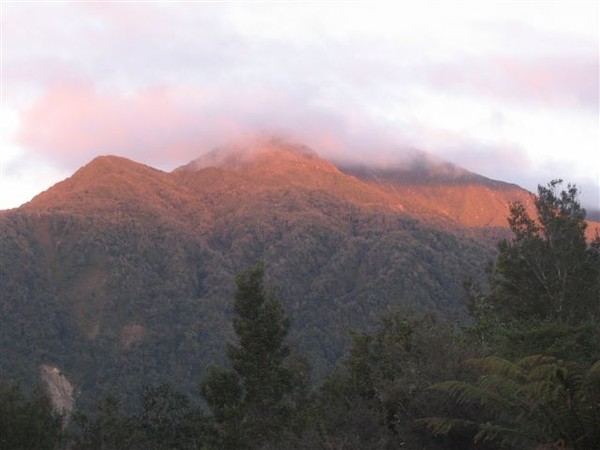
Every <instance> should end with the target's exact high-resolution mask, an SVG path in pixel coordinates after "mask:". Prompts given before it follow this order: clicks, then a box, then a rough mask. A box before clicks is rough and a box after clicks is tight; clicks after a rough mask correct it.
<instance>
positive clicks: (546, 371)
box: [418, 355, 600, 450]
mask: <svg viewBox="0 0 600 450" xmlns="http://www.w3.org/2000/svg"><path fill="white" fill-rule="evenodd" d="M468 362H469V364H470V365H471V366H472V367H474V368H476V369H477V370H478V371H479V372H480V373H481V375H480V377H479V379H478V380H477V382H476V383H473V384H470V383H465V382H461V381H444V382H442V383H437V384H435V385H433V386H432V387H431V388H432V389H436V390H440V391H443V392H446V393H447V394H448V395H449V396H450V397H452V398H453V399H454V401H455V402H456V403H457V404H458V405H463V406H465V405H466V406H469V405H479V407H481V408H482V409H483V411H484V413H485V415H486V416H487V417H482V418H481V419H480V420H479V421H471V420H466V419H462V418H443V417H432V418H425V419H421V420H419V421H418V422H419V423H421V424H423V425H425V426H426V427H427V428H428V429H429V430H430V431H432V432H433V433H434V434H446V435H447V434H449V433H451V432H452V431H454V430H458V429H463V430H465V429H471V430H474V432H473V441H474V442H481V441H487V442H494V443H495V444H496V445H498V447H499V448H515V447H516V448H535V447H536V446H542V445H547V444H549V443H553V442H559V441H561V442H564V444H565V445H566V447H567V448H570V449H573V450H579V449H581V450H584V449H586V450H587V449H591V448H596V447H597V446H598V443H600V362H596V363H595V364H594V365H593V366H592V367H591V368H589V369H588V370H587V372H586V371H585V370H584V369H583V368H582V367H581V366H579V365H578V364H576V363H574V362H571V361H562V360H559V359H556V358H553V357H548V356H543V355H533V356H528V357H526V358H522V359H520V360H518V361H516V362H511V361H508V360H504V359H501V358H497V357H488V358H481V359H473V360H469V361H468ZM488 418H489V420H487V419H488Z"/></svg>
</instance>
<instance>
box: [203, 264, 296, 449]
mask: <svg viewBox="0 0 600 450" xmlns="http://www.w3.org/2000/svg"><path fill="white" fill-rule="evenodd" d="M263 278H264V266H263V265H262V264H258V265H257V266H255V267H254V268H252V269H250V270H249V271H248V272H247V273H242V274H239V275H238V276H237V278H236V284H237V289H236V292H235V297H234V309H235V319H234V321H233V326H234V329H235V332H236V334H237V337H238V343H237V344H232V343H229V344H228V346H227V354H228V356H229V359H230V361H231V365H232V367H233V370H232V371H229V370H225V369H222V368H219V367H211V368H209V370H208V374H207V377H206V378H205V380H204V381H203V383H202V385H201V392H202V395H203V397H204V399H205V400H206V402H207V404H208V406H209V407H210V409H211V411H212V413H213V418H214V423H215V429H214V438H215V443H216V445H217V446H218V447H219V448H239V449H242V448H256V447H258V446H260V445H261V444H262V443H265V442H272V441H274V440H276V439H277V437H278V436H279V435H280V434H281V432H282V431H283V430H284V429H285V428H286V426H287V424H288V423H289V420H290V413H291V411H290V410H291V406H290V404H289V402H288V398H287V397H288V396H289V394H290V393H291V392H292V389H293V386H292V374H291V371H290V369H289V368H287V367H286V366H285V362H286V358H287V357H288V355H289V353H290V349H289V347H288V346H287V345H286V343H285V338H286V336H287V332H288V329H289V325H290V321H289V319H287V318H286V317H285V315H284V312H283V308H282V306H281V304H280V303H279V301H278V300H277V298H276V297H275V295H274V293H273V292H272V291H268V290H266V289H265V287H264V285H263Z"/></svg>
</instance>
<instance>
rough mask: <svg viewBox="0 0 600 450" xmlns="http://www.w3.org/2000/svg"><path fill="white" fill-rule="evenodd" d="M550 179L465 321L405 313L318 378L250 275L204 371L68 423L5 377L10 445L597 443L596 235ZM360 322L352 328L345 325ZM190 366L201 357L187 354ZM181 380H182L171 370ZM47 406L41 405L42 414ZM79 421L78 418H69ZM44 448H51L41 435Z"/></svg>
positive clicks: (473, 293) (514, 212)
mask: <svg viewBox="0 0 600 450" xmlns="http://www.w3.org/2000/svg"><path fill="white" fill-rule="evenodd" d="M560 188H561V182H560V181H552V182H550V183H549V184H548V186H540V187H539V190H538V194H537V195H536V196H535V197H534V200H535V205H536V212H537V214H536V215H535V216H534V215H531V214H530V213H529V212H527V211H526V210H525V208H523V205H522V204H519V203H515V204H513V205H512V207H511V209H510V217H509V223H510V229H511V232H512V236H511V237H510V238H508V239H504V240H502V241H501V242H500V243H499V245H498V253H497V257H496V258H495V261H494V263H493V264H491V265H490V266H489V269H488V283H487V284H485V281H484V280H479V281H477V280H470V281H468V282H467V283H466V286H467V288H468V290H467V295H466V303H467V305H468V309H469V311H470V313H471V318H470V320H469V321H466V322H465V321H464V320H463V321H460V322H456V321H453V320H449V319H448V318H442V317H441V316H440V314H438V313H436V312H435V311H430V312H423V311H409V310H407V309H399V310H396V311H392V312H389V313H386V314H384V315H383V316H382V317H381V319H380V322H379V325H378V326H377V327H376V328H375V329H374V330H372V331H361V332H356V331H354V332H351V333H350V335H351V344H350V348H349V351H348V352H347V353H346V354H345V356H344V357H343V358H342V359H341V360H340V362H339V363H338V364H337V365H336V366H335V367H334V368H333V369H332V370H331V371H329V373H328V374H327V375H326V376H325V377H324V378H323V379H322V381H319V382H318V383H316V384H315V383H313V384H312V385H311V383H310V381H309V373H310V367H309V363H308V361H307V360H306V359H305V358H303V357H302V356H301V355H300V354H299V350H300V349H298V348H297V346H296V345H295V344H294V343H293V342H292V341H291V339H290V338H291V333H290V330H291V327H290V323H291V322H290V319H289V317H288V315H287V313H286V309H285V308H284V305H283V304H282V302H281V301H280V299H279V297H278V294H277V292H276V291H275V290H274V289H272V288H270V287H269V284H267V282H266V274H267V273H268V270H269V267H268V265H263V264H259V265H257V266H253V267H252V268H250V269H248V270H245V271H243V272H241V273H240V274H239V275H238V277H237V278H236V287H235V291H234V293H233V295H232V297H233V302H232V312H233V315H232V329H233V333H232V334H231V335H229V336H228V338H227V339H226V340H225V342H223V344H222V346H223V347H224V348H226V349H227V356H228V359H227V360H224V361H222V363H221V364H219V365H214V366H212V367H210V368H209V369H208V370H207V371H206V373H205V374H204V376H203V378H202V379H198V380H196V382H197V387H196V390H195V393H194V394H188V393H183V392H180V391H179V390H178V389H177V388H174V387H173V385H171V384H160V385H148V386H146V387H145V388H144V389H143V390H142V391H140V390H138V389H134V388H132V390H135V391H136V395H137V400H134V402H133V406H129V407H127V408H123V406H125V404H124V403H123V402H122V400H121V399H119V398H118V397H115V396H114V393H112V392H111V390H110V389H107V390H105V392H104V395H105V397H104V398H103V399H101V398H97V399H96V406H95V407H94V408H91V409H90V410H86V411H77V412H75V413H73V414H72V415H71V417H70V420H65V419H66V418H65V417H64V416H61V415H60V414H59V413H57V412H56V410H54V409H53V408H52V406H51V403H50V400H49V399H48V397H47V396H46V395H45V393H44V391H43V390H41V389H37V390H35V391H30V390H28V389H23V388H20V387H18V386H16V385H11V384H7V383H6V382H4V383H3V384H2V389H1V390H0V413H1V415H2V417H1V420H2V425H3V426H2V428H1V431H0V433H1V435H0V442H2V444H6V445H7V446H8V447H7V448H14V449H19V448H23V449H25V448H48V449H59V448H67V447H66V446H68V448H71V449H81V450H83V449H121V448H123V449H125V448H127V449H138V448H139V449H142V448H144V449H212V448H214V449H226V448H247V449H280V448H297V449H323V450H325V449H334V448H335V449H356V450H358V449H361V450H362V449H391V448H407V449H415V450H416V449H440V450H442V449H490V450H494V449H512V448H523V449H532V450H533V449H536V450H537V449H542V448H544V449H554V448H556V449H558V448H562V449H573V450H576V449H577V450H579V449H581V450H589V449H592V448H595V445H597V443H598V442H600V342H599V340H600V323H599V313H600V309H599V308H600V238H599V237H596V239H595V240H593V241H587V240H586V238H585V234H584V232H585V228H586V222H585V210H584V209H582V208H581V207H580V205H579V203H578V197H577V195H578V191H577V189H576V188H575V187H574V186H571V185H568V186H567V188H566V189H564V190H560ZM348 331H349V330H348ZM188 364H197V362H194V361H189V362H188ZM173 376H174V377H176V376H177V374H176V373H174V374H173ZM33 411H35V413H34V412H33ZM67 423H68V426H65V425H66V424H67ZM42 443H43V444H42Z"/></svg>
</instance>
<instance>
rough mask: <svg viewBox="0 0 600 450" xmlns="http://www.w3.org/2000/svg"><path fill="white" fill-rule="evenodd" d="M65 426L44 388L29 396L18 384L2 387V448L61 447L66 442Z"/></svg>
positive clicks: (43, 449)
mask: <svg viewBox="0 0 600 450" xmlns="http://www.w3.org/2000/svg"><path fill="white" fill-rule="evenodd" d="M62 425H63V421H62V417H61V416H60V415H59V414H57V413H56V412H55V411H54V409H53V407H52V403H51V402H50V399H49V398H48V396H47V395H46V393H45V392H44V391H43V390H42V389H41V388H37V389H35V390H34V391H33V393H32V394H31V395H27V394H25V393H24V392H23V391H22V390H21V388H20V387H19V386H18V385H9V384H4V383H2V384H0V448H2V449H11V450H54V449H58V448H61V445H62V443H63V442H64V439H65V434H64V432H63V426H62Z"/></svg>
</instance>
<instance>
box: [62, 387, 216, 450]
mask: <svg viewBox="0 0 600 450" xmlns="http://www.w3.org/2000/svg"><path fill="white" fill-rule="evenodd" d="M74 419H75V420H74V422H75V426H74V433H73V437H72V442H71V448H73V450H118V449H128V450H196V449H200V448H202V437H203V435H204V433H205V418H204V416H203V414H202V412H201V410H200V409H199V408H198V407H196V406H193V405H192V404H191V402H190V399H189V398H188V397H187V396H186V395H184V394H182V393H180V392H177V391H176V390H175V389H174V388H173V387H172V386H171V385H169V384H162V385H159V386H147V387H145V388H144V390H143V392H142V395H141V396H140V405H139V411H136V412H134V413H131V414H127V413H125V412H124V411H123V409H122V407H121V402H120V401H119V399H118V398H116V397H114V396H112V395H107V396H106V397H105V398H104V399H103V400H102V402H100V403H99V404H98V405H97V410H96V412H95V414H94V415H93V416H90V415H88V414H86V413H83V412H79V413H78V414H76V416H75V418H74Z"/></svg>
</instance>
